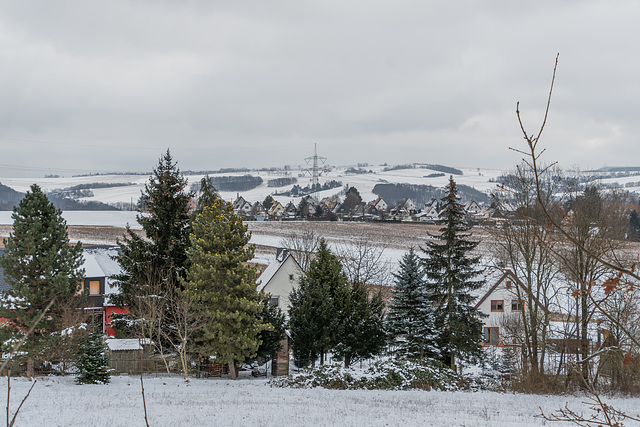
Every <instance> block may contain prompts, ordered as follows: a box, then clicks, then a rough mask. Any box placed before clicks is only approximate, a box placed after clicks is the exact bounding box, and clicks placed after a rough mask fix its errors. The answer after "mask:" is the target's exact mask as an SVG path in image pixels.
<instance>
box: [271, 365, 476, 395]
mask: <svg viewBox="0 0 640 427" xmlns="http://www.w3.org/2000/svg"><path fill="white" fill-rule="evenodd" d="M271 385H272V386H275V387H293V388H313V387H323V388H327V389H341V390H346V389H349V390H353V389H366V390H410V389H422V390H431V389H436V390H443V391H444V390H461V389H470V388H473V385H472V381H471V380H470V379H467V378H465V377H462V376H460V375H457V374H456V373H455V372H453V371H452V370H451V369H449V368H448V367H446V366H444V365H443V364H441V363H439V362H436V361H433V360H424V361H419V362H418V361H408V360H399V359H387V360H382V361H378V362H374V363H373V364H371V365H370V366H369V368H368V369H356V368H344V367H342V366H341V365H324V366H318V367H316V368H314V369H311V370H308V371H305V372H302V373H300V374H297V375H293V376H291V377H287V378H279V379H276V380H272V381H271Z"/></svg>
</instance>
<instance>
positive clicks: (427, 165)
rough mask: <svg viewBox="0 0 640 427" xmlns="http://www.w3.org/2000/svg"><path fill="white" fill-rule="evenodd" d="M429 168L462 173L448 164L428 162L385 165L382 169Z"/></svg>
mask: <svg viewBox="0 0 640 427" xmlns="http://www.w3.org/2000/svg"><path fill="white" fill-rule="evenodd" d="M415 168H420V169H431V170H434V171H438V172H443V173H447V174H449V175H463V172H462V171H461V170H460V169H456V168H452V167H450V166H444V165H433V164H430V163H413V164H404V165H395V166H387V167H386V168H384V169H382V170H383V171H385V172H389V171H395V170H401V169H415Z"/></svg>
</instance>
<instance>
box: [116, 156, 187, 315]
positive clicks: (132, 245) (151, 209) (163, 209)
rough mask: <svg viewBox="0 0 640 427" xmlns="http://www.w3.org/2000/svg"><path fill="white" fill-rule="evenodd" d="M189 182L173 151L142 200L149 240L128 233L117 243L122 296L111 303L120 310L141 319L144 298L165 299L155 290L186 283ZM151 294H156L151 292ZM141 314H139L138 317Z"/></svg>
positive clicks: (141, 220)
mask: <svg viewBox="0 0 640 427" xmlns="http://www.w3.org/2000/svg"><path fill="white" fill-rule="evenodd" d="M186 187H187V181H186V179H185V178H184V177H183V176H182V174H181V173H180V171H179V169H178V168H177V166H176V164H175V163H174V162H173V159H172V157H171V153H170V152H169V150H167V152H166V153H165V154H164V155H163V156H162V157H161V158H160V160H159V161H158V165H157V166H156V167H155V168H154V170H153V176H151V177H150V178H149V182H148V183H147V184H146V185H145V190H144V192H143V194H142V196H141V198H140V200H141V203H140V204H141V206H142V207H143V209H144V211H145V212H144V213H141V214H139V215H138V217H137V220H138V223H139V224H140V225H141V226H142V229H143V231H144V233H145V236H146V239H145V238H143V237H141V236H139V235H138V234H137V233H135V232H134V231H133V230H131V228H129V227H127V230H126V234H125V237H124V239H123V240H122V241H120V242H118V246H119V247H120V255H119V256H118V258H117V260H118V263H119V264H120V267H121V269H122V274H120V275H118V276H116V277H115V279H116V280H117V282H118V286H119V289H120V293H119V294H117V295H114V296H113V297H112V301H114V302H115V303H116V304H117V305H119V306H121V307H128V308H129V310H130V312H131V313H132V315H133V316H136V313H138V311H139V310H138V309H139V305H138V301H139V300H140V297H141V296H144V295H149V294H152V295H158V294H160V296H161V294H162V291H161V290H160V292H159V291H158V290H157V289H155V288H156V287H157V284H156V283H151V282H154V281H155V282H159V283H161V284H162V286H177V284H179V283H180V280H179V279H180V278H182V277H184V275H185V269H186V263H187V248H188V246H189V220H190V218H189V204H190V202H191V197H192V194H191V193H189V192H187V191H186ZM151 288H154V289H153V290H151V291H150V289H151ZM138 314H139V313H138Z"/></svg>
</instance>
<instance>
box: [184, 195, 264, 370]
mask: <svg viewBox="0 0 640 427" xmlns="http://www.w3.org/2000/svg"><path fill="white" fill-rule="evenodd" d="M250 237H251V235H250V233H249V232H248V231H247V226H246V225H244V224H243V223H242V219H241V218H240V217H239V216H237V215H235V214H234V213H233V207H232V206H231V205H228V204H225V203H224V201H223V200H221V199H218V200H216V201H215V202H214V204H213V205H212V206H206V207H205V208H204V209H203V210H202V212H201V213H200V214H199V215H198V216H197V217H196V219H195V221H194V222H193V231H192V234H191V249H190V251H189V260H190V267H189V271H188V274H187V282H186V285H185V287H186V290H187V291H188V292H190V293H191V295H192V296H193V298H194V300H195V302H196V303H197V305H199V306H200V308H201V310H203V311H204V314H205V316H206V318H207V319H208V321H207V323H206V324H205V326H204V327H203V328H202V331H201V332H202V333H201V335H200V336H199V337H197V341H196V346H197V348H198V350H199V352H200V354H201V355H204V356H215V357H216V358H217V359H218V360H221V361H222V362H223V363H227V364H228V366H229V372H230V376H231V378H232V379H235V378H236V377H237V372H236V368H235V364H236V362H241V361H244V360H245V359H247V358H250V357H254V356H255V355H256V351H257V349H258V346H259V344H260V342H259V339H258V334H259V333H260V332H261V331H262V330H263V329H266V328H269V326H268V325H265V324H264V323H262V322H261V320H260V318H259V315H260V313H261V310H262V305H261V303H260V300H259V296H258V293H257V290H256V288H257V283H256V281H257V278H258V274H257V272H256V270H255V268H254V267H252V266H250V265H248V264H247V262H248V261H249V260H251V259H252V258H253V253H254V246H253V245H249V244H248V243H249V239H250Z"/></svg>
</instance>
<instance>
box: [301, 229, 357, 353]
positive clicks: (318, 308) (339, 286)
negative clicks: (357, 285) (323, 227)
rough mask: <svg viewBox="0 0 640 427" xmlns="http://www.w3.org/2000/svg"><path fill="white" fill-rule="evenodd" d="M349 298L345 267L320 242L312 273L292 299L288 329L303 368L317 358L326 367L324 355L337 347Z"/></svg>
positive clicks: (312, 263) (306, 276) (302, 282)
mask: <svg viewBox="0 0 640 427" xmlns="http://www.w3.org/2000/svg"><path fill="white" fill-rule="evenodd" d="M348 294H349V288H348V286H347V277H346V276H345V274H344V273H343V272H342V264H341V263H340V260H339V259H338V258H337V257H336V256H335V255H333V254H332V253H331V251H330V250H329V248H328V247H327V244H326V242H325V241H324V239H321V240H320V243H319V245H318V252H317V255H316V257H315V259H313V260H312V261H311V263H310V265H309V270H308V271H307V272H306V273H305V275H304V276H302V278H301V280H300V286H299V287H298V289H294V290H293V291H292V292H291V294H290V296H289V302H290V304H291V307H290V308H289V329H290V331H291V338H292V341H293V352H294V355H295V357H296V359H297V360H298V362H299V363H300V364H302V365H306V364H307V363H308V362H312V363H315V360H316V358H317V357H318V356H320V363H324V355H325V354H326V353H327V352H328V351H329V350H330V349H331V348H333V347H334V346H335V345H336V343H337V340H338V336H339V328H340V326H341V325H342V320H343V319H344V315H345V311H346V307H345V304H346V302H347V300H348V298H349V296H348Z"/></svg>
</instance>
